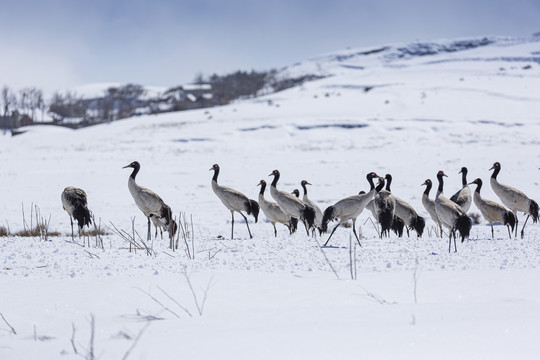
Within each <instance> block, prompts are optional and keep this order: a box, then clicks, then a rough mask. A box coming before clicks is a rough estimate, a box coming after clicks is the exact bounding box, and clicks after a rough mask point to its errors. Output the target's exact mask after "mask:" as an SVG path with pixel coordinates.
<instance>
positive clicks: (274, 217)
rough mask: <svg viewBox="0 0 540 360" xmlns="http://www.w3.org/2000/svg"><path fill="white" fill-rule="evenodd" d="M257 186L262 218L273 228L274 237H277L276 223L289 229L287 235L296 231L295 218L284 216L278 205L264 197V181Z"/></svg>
mask: <svg viewBox="0 0 540 360" xmlns="http://www.w3.org/2000/svg"><path fill="white" fill-rule="evenodd" d="M257 186H260V187H261V191H260V192H259V206H260V207H261V209H262V211H263V213H264V216H266V218H267V219H268V221H270V223H271V224H272V226H273V227H274V235H275V236H276V237H277V229H276V223H279V224H283V225H285V226H286V227H287V228H288V229H289V234H292V233H293V232H294V231H295V230H296V226H295V224H293V223H295V221H293V219H294V220H296V219H295V218H293V217H291V216H290V215H289V214H285V213H284V212H283V211H282V210H281V209H280V208H279V205H278V204H277V203H275V202H273V201H268V200H266V198H265V197H264V191H265V190H266V181H264V180H261V181H260V182H259V184H257Z"/></svg>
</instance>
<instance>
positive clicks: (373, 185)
mask: <svg viewBox="0 0 540 360" xmlns="http://www.w3.org/2000/svg"><path fill="white" fill-rule="evenodd" d="M367 181H368V183H369V191H371V190H373V189H375V184H374V183H373V175H372V173H369V174H368V175H367Z"/></svg>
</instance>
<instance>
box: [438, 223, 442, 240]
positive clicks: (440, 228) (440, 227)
mask: <svg viewBox="0 0 540 360" xmlns="http://www.w3.org/2000/svg"><path fill="white" fill-rule="evenodd" d="M439 230H440V231H441V239H442V225H441V224H439Z"/></svg>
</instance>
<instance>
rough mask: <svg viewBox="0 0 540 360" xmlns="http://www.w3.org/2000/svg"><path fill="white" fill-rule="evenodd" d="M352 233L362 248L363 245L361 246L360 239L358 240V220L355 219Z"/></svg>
mask: <svg viewBox="0 0 540 360" xmlns="http://www.w3.org/2000/svg"><path fill="white" fill-rule="evenodd" d="M352 232H353V234H354V236H355V237H356V241H358V245H360V246H362V244H360V239H359V238H358V234H356V219H354V220H353V222H352Z"/></svg>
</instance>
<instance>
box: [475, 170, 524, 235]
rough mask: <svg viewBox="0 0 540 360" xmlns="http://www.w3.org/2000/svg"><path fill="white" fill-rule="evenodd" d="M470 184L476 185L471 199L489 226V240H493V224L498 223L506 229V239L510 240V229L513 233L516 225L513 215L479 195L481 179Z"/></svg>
mask: <svg viewBox="0 0 540 360" xmlns="http://www.w3.org/2000/svg"><path fill="white" fill-rule="evenodd" d="M471 184H476V191H475V192H474V195H473V199H474V205H476V207H477V208H478V209H479V210H480V212H481V213H482V216H483V217H484V219H486V221H487V222H488V223H489V225H490V226H491V238H495V236H494V234H493V223H494V222H500V223H502V224H504V225H506V227H507V228H508V237H509V238H510V239H511V238H512V234H511V232H510V227H511V228H512V232H513V231H514V226H515V225H516V217H515V216H514V213H513V212H511V211H509V210H507V209H506V208H505V207H504V206H502V205H500V204H497V203H496V202H495V201H491V200H487V199H484V198H482V196H481V195H480V189H481V188H482V179H480V178H478V179H476V180H474V181H473V182H471Z"/></svg>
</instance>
